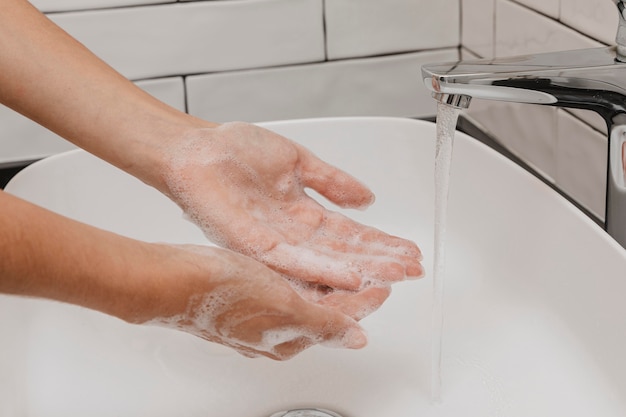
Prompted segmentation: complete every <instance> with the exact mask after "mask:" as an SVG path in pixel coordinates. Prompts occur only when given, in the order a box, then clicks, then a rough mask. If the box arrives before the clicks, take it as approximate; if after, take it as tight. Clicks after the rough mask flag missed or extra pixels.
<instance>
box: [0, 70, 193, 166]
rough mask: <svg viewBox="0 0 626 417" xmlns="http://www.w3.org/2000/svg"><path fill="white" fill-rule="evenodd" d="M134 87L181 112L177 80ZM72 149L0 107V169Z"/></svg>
mask: <svg viewBox="0 0 626 417" xmlns="http://www.w3.org/2000/svg"><path fill="white" fill-rule="evenodd" d="M137 85H138V86H139V87H141V88H143V89H144V90H145V91H147V92H148V93H150V94H152V95H153V96H155V97H156V98H158V99H159V100H161V101H163V102H165V103H167V104H169V105H171V106H173V107H175V108H177V109H179V110H184V108H185V96H184V94H185V92H184V87H183V80H182V78H181V77H175V78H168V79H155V80H147V81H140V82H138V83H137ZM74 148H75V146H74V145H72V144H71V143H69V142H67V141H66V140H64V139H63V138H61V137H59V136H57V135H56V134H54V133H52V132H50V131H49V130H47V129H45V128H43V127H41V126H40V125H38V124H37V123H35V122H33V121H31V120H29V119H27V118H26V117H24V116H21V115H20V114H18V113H15V112H14V111H12V110H11V109H8V108H6V107H1V106H0V149H2V152H0V167H1V166H3V165H4V166H6V165H8V164H15V163H19V162H24V161H32V160H35V159H40V158H44V157H46V156H50V155H54V154H57V153H60V152H64V151H67V150H70V149H74Z"/></svg>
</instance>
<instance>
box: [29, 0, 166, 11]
mask: <svg viewBox="0 0 626 417" xmlns="http://www.w3.org/2000/svg"><path fill="white" fill-rule="evenodd" d="M30 2H31V3H32V4H33V5H34V6H35V7H37V8H38V9H39V10H41V11H42V12H62V11H70V10H89V9H102V8H111V7H125V6H141V5H147V4H157V3H176V0H30Z"/></svg>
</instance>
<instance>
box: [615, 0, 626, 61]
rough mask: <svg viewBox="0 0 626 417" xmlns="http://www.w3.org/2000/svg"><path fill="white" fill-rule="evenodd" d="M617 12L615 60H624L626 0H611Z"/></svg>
mask: <svg viewBox="0 0 626 417" xmlns="http://www.w3.org/2000/svg"><path fill="white" fill-rule="evenodd" d="M613 2H614V3H615V5H616V6H617V10H618V12H619V26H618V28H617V36H616V37H615V41H616V42H617V60H618V61H621V62H626V0H613Z"/></svg>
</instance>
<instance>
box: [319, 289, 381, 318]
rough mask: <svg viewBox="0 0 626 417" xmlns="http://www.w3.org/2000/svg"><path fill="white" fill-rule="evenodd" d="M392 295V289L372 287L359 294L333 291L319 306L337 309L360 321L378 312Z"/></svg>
mask: <svg viewBox="0 0 626 417" xmlns="http://www.w3.org/2000/svg"><path fill="white" fill-rule="evenodd" d="M390 294H391V287H370V288H366V289H364V290H362V291H359V292H351V291H333V292H331V293H329V294H328V295H326V296H324V297H323V298H322V299H321V300H320V301H319V304H321V305H324V306H328V307H333V308H336V309H338V310H340V311H341V312H342V313H344V314H346V315H348V316H350V317H351V318H353V319H354V320H357V321H359V320H362V319H364V318H365V317H367V316H369V315H370V314H372V313H373V312H374V311H376V310H378V308H379V307H380V306H381V305H382V304H383V303H384V302H385V300H386V299H387V298H388V297H389V295H390Z"/></svg>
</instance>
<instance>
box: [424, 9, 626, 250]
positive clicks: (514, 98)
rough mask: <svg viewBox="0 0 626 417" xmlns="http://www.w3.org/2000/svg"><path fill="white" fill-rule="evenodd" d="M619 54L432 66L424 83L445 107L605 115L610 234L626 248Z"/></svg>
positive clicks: (624, 84)
mask: <svg viewBox="0 0 626 417" xmlns="http://www.w3.org/2000/svg"><path fill="white" fill-rule="evenodd" d="M614 1H615V2H616V4H617V5H618V8H619V10H620V20H621V23H624V26H623V31H622V33H623V35H624V36H623V37H624V41H625V42H624V45H626V21H625V20H624V16H625V13H622V12H623V11H624V10H626V8H625V7H624V4H623V3H622V1H621V0H614ZM618 40H619V34H618ZM619 48H621V47H619V46H618V47H608V48H594V49H583V50H575V51H563V52H555V53H547V54H537V55H529V56H521V57H513V58H500V59H492V60H489V59H483V60H476V61H461V62H452V63H439V64H428V65H425V66H423V67H422V78H423V81H424V84H425V85H426V87H427V88H428V89H429V90H431V91H432V92H433V95H434V97H435V98H437V99H439V100H440V101H441V100H442V99H444V98H448V97H464V96H467V97H473V98H481V99H489V100H500V101H511V102H517V103H534V104H542V105H550V106H559V107H567V108H578V109H586V110H593V111H595V112H596V113H598V114H600V116H602V118H603V119H604V120H605V122H606V124H607V127H608V136H609V138H608V139H609V149H608V160H609V162H608V169H607V190H606V212H605V228H606V230H607V231H608V232H609V234H611V236H613V237H614V238H615V239H616V240H617V241H618V242H619V243H620V244H621V245H622V246H624V247H626V63H623V62H621V60H622V55H620V53H619V50H618V49H619ZM623 50H624V52H626V47H624V48H623ZM624 55H625V56H626V54H624ZM469 101H470V100H469V99H467V100H465V104H466V105H469Z"/></svg>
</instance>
